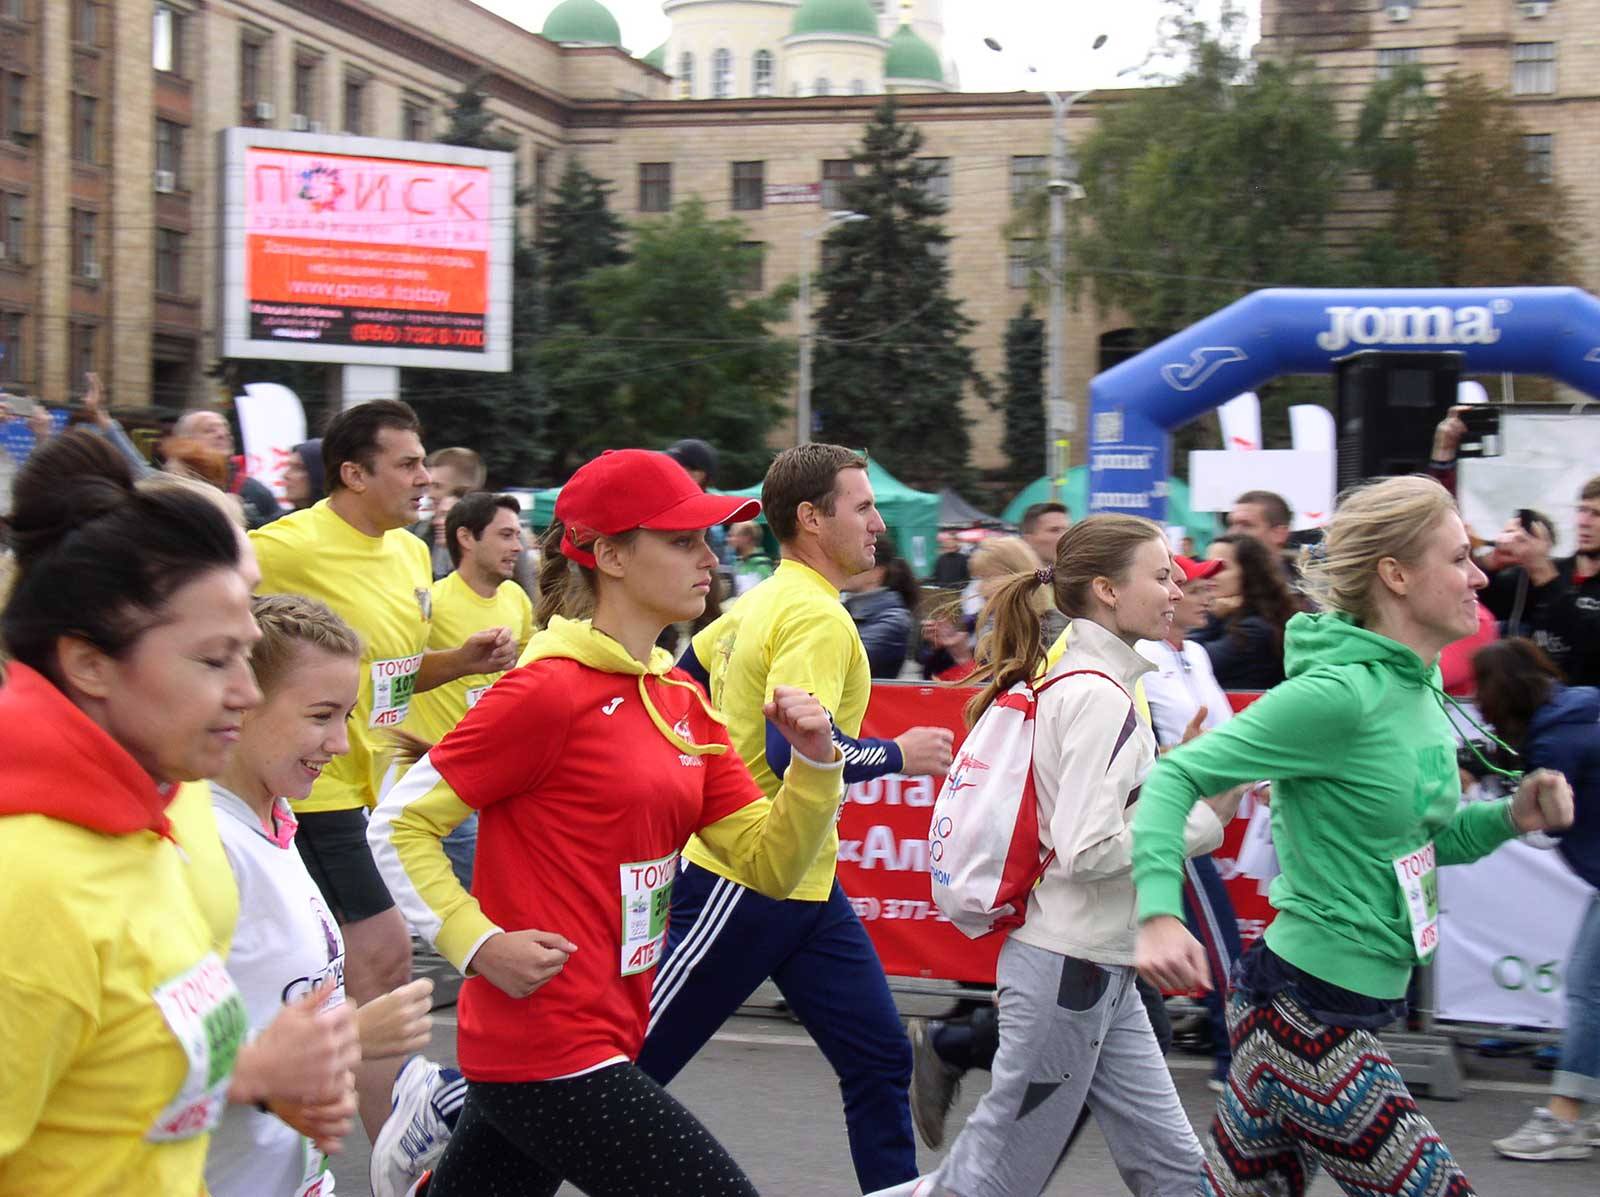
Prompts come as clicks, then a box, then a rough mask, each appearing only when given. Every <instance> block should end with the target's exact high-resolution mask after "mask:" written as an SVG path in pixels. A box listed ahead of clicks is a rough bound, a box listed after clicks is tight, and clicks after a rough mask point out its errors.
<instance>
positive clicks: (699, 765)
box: [672, 716, 706, 769]
mask: <svg viewBox="0 0 1600 1197" xmlns="http://www.w3.org/2000/svg"><path fill="white" fill-rule="evenodd" d="M672 734H673V735H675V736H677V737H678V738H679V739H680V740H687V741H688V742H689V743H691V744H693V743H694V731H693V729H692V728H690V726H689V718H688V716H684V717H683V718H682V719H680V720H678V722H677V723H675V724H674V725H673V727H672ZM678 764H680V765H682V766H683V767H684V768H685V769H704V768H705V767H706V763H705V762H704V761H703V760H701V759H700V758H699V757H698V756H696V755H695V754H694V753H692V752H680V753H679V754H678Z"/></svg>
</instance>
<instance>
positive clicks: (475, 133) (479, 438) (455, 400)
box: [400, 81, 553, 486]
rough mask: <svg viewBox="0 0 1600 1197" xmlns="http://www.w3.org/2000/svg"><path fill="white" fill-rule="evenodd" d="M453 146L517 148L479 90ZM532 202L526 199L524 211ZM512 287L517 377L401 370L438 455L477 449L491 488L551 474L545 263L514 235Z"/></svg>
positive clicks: (403, 387) (458, 119) (469, 92)
mask: <svg viewBox="0 0 1600 1197" xmlns="http://www.w3.org/2000/svg"><path fill="white" fill-rule="evenodd" d="M449 119H450V126H449V128H448V129H447V130H446V132H445V134H444V136H443V137H441V138H440V140H441V141H443V142H445V143H446V144H448V145H460V146H469V147H472V148H476V149H486V150H500V151H509V150H512V149H514V148H515V143H514V142H511V141H510V140H508V139H507V138H505V137H503V136H502V135H501V134H499V133H497V132H496V131H495V129H494V127H493V121H494V118H493V115H492V114H491V113H490V112H489V111H488V110H487V108H486V107H485V105H484V97H483V93H482V92H481V91H480V90H479V88H478V85H477V82H476V81H474V82H472V83H469V84H468V85H467V86H466V87H465V88H463V89H462V91H460V92H459V93H457V95H456V96H455V98H454V103H453V105H452V107H451V109H450V112H449ZM531 198H532V197H531V196H527V195H524V194H522V193H520V192H519V194H518V196H517V205H518V207H519V208H520V207H521V206H523V205H524V204H526V203H527V202H528V201H529V200H530V199H531ZM512 236H513V239H514V241H513V244H514V252H513V258H512V276H511V277H512V283H511V371H510V373H507V374H486V373H482V372H479V371H469V370H420V369H413V370H402V371H401V374H400V393H401V397H402V398H404V399H405V400H406V401H407V402H408V403H410V404H411V405H412V406H413V407H415V408H416V409H417V415H418V416H419V417H420V418H421V419H422V427H423V432H424V436H425V442H424V443H425V444H427V445H428V447H429V448H432V449H438V448H442V447H444V446H446V445H465V446H467V447H468V448H471V449H475V450H477V452H478V453H479V455H480V456H481V457H482V458H483V462H484V465H485V467H487V469H488V471H489V484H490V485H491V486H517V485H529V484H531V483H533V482H536V481H539V480H542V479H543V478H545V477H546V476H547V474H548V470H549V465H550V461H551V458H552V453H551V445H550V441H549V436H550V425H551V417H552V414H553V413H552V411H551V407H550V402H549V399H548V396H547V394H546V391H545V388H544V385H543V380H542V379H541V378H540V376H539V372H538V369H537V366H536V363H535V360H534V358H535V347H536V343H537V341H538V339H539V337H540V335H541V333H542V331H543V326H544V304H543V297H542V295H541V287H540V280H539V259H538V254H537V252H536V251H535V249H534V247H533V245H532V244H531V243H530V242H529V241H528V240H526V239H525V238H524V237H522V236H521V234H520V232H517V231H515V230H514V231H513V234H512Z"/></svg>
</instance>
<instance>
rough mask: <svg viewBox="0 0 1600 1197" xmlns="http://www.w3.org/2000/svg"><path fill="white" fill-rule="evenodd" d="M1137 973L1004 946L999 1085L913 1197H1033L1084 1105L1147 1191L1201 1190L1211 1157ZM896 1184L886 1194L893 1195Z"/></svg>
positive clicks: (1148, 1194)
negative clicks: (1182, 1097) (1186, 1108)
mask: <svg viewBox="0 0 1600 1197" xmlns="http://www.w3.org/2000/svg"><path fill="white" fill-rule="evenodd" d="M1133 978H1134V972H1133V969H1131V968H1122V967H1118V966H1115V965H1103V964H1092V963H1090V962H1089V961H1087V960H1078V959H1075V958H1073V957H1070V956H1062V955H1059V954H1058V953H1055V952H1047V951H1045V950H1044V949H1042V948H1035V947H1031V946H1029V945H1028V944H1024V943H1018V942H1017V940H1016V939H1009V940H1007V941H1006V945H1005V947H1004V948H1002V949H1001V950H1000V963H999V967H998V972H997V980H998V983H999V989H1000V1050H999V1052H998V1053H997V1054H996V1055H995V1059H994V1069H993V1078H994V1079H993V1083H992V1084H991V1085H990V1087H989V1092H988V1093H987V1094H985V1095H984V1098H983V1100H982V1101H980V1102H979V1103H978V1107H977V1109H975V1110H973V1112H972V1116H971V1117H970V1118H968V1119H967V1124H966V1126H964V1127H963V1128H962V1130H961V1134H960V1136H959V1137H958V1138H957V1139H956V1141H955V1145H954V1146H953V1147H952V1148H951V1149H950V1155H949V1157H948V1158H947V1159H946V1160H945V1161H944V1164H943V1165H942V1166H941V1167H940V1169H939V1170H938V1171H937V1172H936V1173H934V1174H933V1175H932V1176H931V1177H926V1178H924V1179H923V1180H921V1181H914V1182H912V1183H911V1184H910V1185H908V1186H904V1187H903V1188H904V1191H905V1192H906V1193H907V1194H910V1193H915V1194H916V1195H917V1197H1037V1195H1038V1194H1039V1193H1041V1192H1043V1190H1044V1187H1045V1185H1046V1184H1048V1183H1049V1180H1050V1176H1051V1174H1052V1173H1053V1172H1054V1171H1055V1170H1056V1167H1057V1166H1058V1165H1059V1164H1060V1162H1061V1158H1062V1152H1063V1150H1064V1149H1065V1147H1066V1145H1067V1137H1068V1135H1070V1134H1071V1132H1072V1127H1073V1124H1074V1123H1075V1122H1076V1121H1077V1118H1078V1114H1079V1111H1080V1110H1081V1109H1082V1107H1083V1105H1084V1103H1085V1102H1087V1103H1088V1106H1089V1110H1090V1112H1091V1113H1092V1114H1093V1115H1094V1118H1095V1121H1096V1122H1097V1123H1098V1124H1099V1126H1100V1130H1101V1132H1102V1133H1103V1134H1104V1135H1105V1137H1106V1142H1107V1144H1108V1145H1109V1146H1110V1148H1111V1158H1112V1159H1113V1160H1114V1161H1115V1162H1116V1165H1117V1170H1118V1171H1119V1172H1120V1173H1121V1174H1122V1180H1123V1183H1124V1184H1126V1185H1127V1186H1128V1188H1129V1190H1130V1191H1132V1192H1133V1193H1135V1194H1138V1195H1139V1197H1194V1194H1197V1193H1199V1192H1201V1187H1200V1186H1201V1171H1200V1170H1201V1163H1202V1160H1203V1158H1204V1157H1203V1153H1202V1152H1201V1150H1200V1142H1199V1140H1198V1139H1197V1138H1196V1137H1195V1133H1194V1128H1193V1127H1191V1126H1190V1125H1189V1118H1188V1115H1186V1114H1185V1113H1184V1112H1183V1106H1182V1104H1181V1103H1180V1102H1179V1101H1178V1091H1177V1089H1176V1087H1175V1086H1174V1085H1173V1083H1172V1074H1171V1073H1170V1072H1168V1071H1167V1065H1166V1062H1165V1061H1164V1060H1162V1058H1161V1051H1160V1049H1159V1048H1158V1047H1157V1046H1156V1037H1155V1032H1154V1031H1152V1030H1151V1029H1150V1018H1149V1016H1148V1015H1147V1014H1146V1013H1145V1010H1144V1004H1143V1003H1142V1002H1141V1001H1140V1000H1139V995H1138V993H1137V992H1136V991H1135V988H1134V983H1133ZM898 1191H899V1190H889V1192H891V1193H894V1192H898Z"/></svg>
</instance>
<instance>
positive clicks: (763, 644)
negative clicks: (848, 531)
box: [683, 561, 872, 902]
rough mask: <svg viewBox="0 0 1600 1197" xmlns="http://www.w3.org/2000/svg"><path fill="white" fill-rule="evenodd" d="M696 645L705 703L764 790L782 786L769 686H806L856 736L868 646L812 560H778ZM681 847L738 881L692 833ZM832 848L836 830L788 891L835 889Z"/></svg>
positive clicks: (814, 896) (820, 894)
mask: <svg viewBox="0 0 1600 1197" xmlns="http://www.w3.org/2000/svg"><path fill="white" fill-rule="evenodd" d="M694 651H695V655H696V656H697V657H699V658H700V662H701V664H703V665H704V666H705V667H706V672H707V673H709V674H710V675H711V701H712V703H713V705H715V706H716V707H717V709H718V710H720V711H721V712H722V714H723V717H724V718H726V719H727V721H728V736H729V738H730V739H731V740H732V741H733V746H734V749H735V750H736V751H737V752H738V753H739V755H740V756H741V757H743V758H744V763H745V764H746V765H748V766H749V767H750V775H751V776H752V777H754V778H755V780H756V784H757V785H758V786H760V787H761V792H762V793H763V794H765V795H766V796H767V797H769V798H771V797H772V796H774V795H775V794H777V792H778V789H779V787H780V786H781V785H782V780H781V779H780V778H779V777H777V776H776V775H775V774H774V773H773V772H772V769H771V767H770V766H769V765H768V764H767V721H766V718H765V717H764V716H763V715H762V713H761V708H762V705H763V704H764V703H765V702H766V701H767V700H768V699H769V698H771V697H772V690H773V687H775V686H798V687H799V688H800V689H802V690H805V691H808V692H809V693H811V694H813V695H814V696H815V697H816V699H817V701H818V702H820V703H821V704H822V705H823V707H824V708H825V709H826V710H827V711H828V712H829V713H830V714H831V715H832V716H833V722H834V725H835V726H836V727H838V729H839V730H840V731H842V732H843V733H844V734H845V735H847V736H850V737H852V738H854V737H856V736H859V735H860V734H861V720H862V718H863V717H864V716H865V715H866V713H867V699H868V698H870V697H871V694H872V670H871V668H870V667H869V666H868V664H867V650H866V649H865V648H864V647H862V644H861V636H860V634H859V633H858V632H857V631H856V625H855V622H854V621H853V620H852V619H851V618H850V613H849V612H848V611H846V610H845V609H844V604H843V603H842V602H840V601H839V592H838V591H837V590H836V589H834V586H833V584H832V583H831V582H829V581H828V580H827V579H826V578H824V577H823V576H822V575H821V574H819V573H817V572H816V570H814V569H812V568H811V567H810V566H807V565H802V564H800V562H798V561H783V562H781V563H780V564H779V565H778V568H777V570H776V572H774V573H773V575H772V577H770V578H768V579H766V580H765V581H764V582H761V583H759V584H758V585H757V586H756V587H755V588H754V589H752V590H750V591H748V592H747V593H746V594H744V595H743V596H742V597H741V598H740V599H739V601H738V602H737V603H735V604H734V605H733V607H732V608H730V609H729V610H728V612H727V613H726V614H724V615H723V616H722V617H721V618H720V619H718V620H717V621H716V622H714V623H712V624H710V625H709V626H707V627H706V628H704V629H702V630H701V632H700V634H699V635H698V636H696V637H695V638H694ZM683 854H684V856H685V857H687V858H688V859H689V860H691V861H693V862H694V863H695V864H697V865H699V866H701V867H702V868H705V869H709V870H711V871H712V872H713V873H716V874H717V875H718V876H721V877H728V878H731V879H732V880H735V881H737V880H738V877H737V876H735V875H734V872H733V871H732V870H731V869H730V867H729V866H728V865H727V864H725V863H724V862H723V861H721V860H720V859H719V858H718V857H717V856H716V854H715V853H713V852H712V851H711V849H709V848H708V847H706V845H705V844H704V843H702V842H701V840H700V838H699V837H698V836H696V837H695V838H693V839H691V840H690V841H689V845H688V847H686V848H685V849H684V852H683ZM838 855H839V836H838V833H837V832H830V833H829V835H828V838H827V839H826V840H825V841H823V845H822V850H821V851H820V852H819V853H818V854H817V859H816V862H815V863H814V864H813V865H812V866H811V868H810V869H809V870H808V871H807V873H806V875H805V879H804V880H803V881H801V882H800V884H799V886H798V887H796V889H795V891H794V893H793V894H791V895H790V897H792V898H795V899H797V900H799V901H803V902H821V901H825V900H826V899H827V897H828V894H829V893H830V892H831V891H832V889H833V872H834V863H835V861H836V859H837V857H838Z"/></svg>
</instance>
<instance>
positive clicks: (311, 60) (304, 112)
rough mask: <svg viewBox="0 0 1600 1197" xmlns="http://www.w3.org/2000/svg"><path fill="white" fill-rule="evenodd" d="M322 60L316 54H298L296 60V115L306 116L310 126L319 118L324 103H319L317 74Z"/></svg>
mask: <svg viewBox="0 0 1600 1197" xmlns="http://www.w3.org/2000/svg"><path fill="white" fill-rule="evenodd" d="M321 69H322V60H321V59H320V58H318V57H317V56H316V55H314V54H297V55H296V56H295V60H294V115H295V116H299V117H304V118H305V123H306V125H307V126H308V127H309V126H310V124H311V122H312V121H314V120H316V119H318V117H319V116H320V115H321V112H322V105H321V104H319V103H317V76H318V75H319V74H320V73H321Z"/></svg>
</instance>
